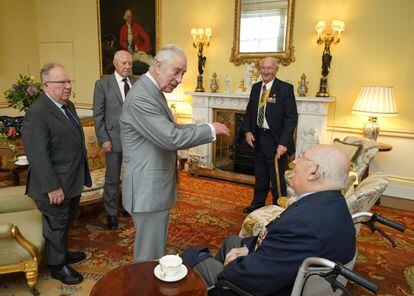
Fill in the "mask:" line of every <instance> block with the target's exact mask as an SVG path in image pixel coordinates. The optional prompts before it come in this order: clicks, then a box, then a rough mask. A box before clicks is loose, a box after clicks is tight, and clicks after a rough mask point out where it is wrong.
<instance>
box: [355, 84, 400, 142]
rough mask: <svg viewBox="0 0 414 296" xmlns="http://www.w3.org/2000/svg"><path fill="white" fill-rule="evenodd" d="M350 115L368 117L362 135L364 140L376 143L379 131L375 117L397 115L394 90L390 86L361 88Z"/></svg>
mask: <svg viewBox="0 0 414 296" xmlns="http://www.w3.org/2000/svg"><path fill="white" fill-rule="evenodd" d="M352 113H353V114H363V115H368V116H369V119H368V122H367V123H366V124H365V125H364V127H363V129H362V133H363V136H364V138H367V139H371V140H374V141H376V140H377V138H378V134H379V130H380V127H379V124H378V123H377V117H378V116H388V117H391V116H397V114H398V110H397V104H396V103H395V99H394V88H393V87H390V86H363V87H362V89H361V92H360V93H359V95H358V97H357V99H356V101H355V103H354V106H353V107H352Z"/></svg>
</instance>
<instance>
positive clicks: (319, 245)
mask: <svg viewBox="0 0 414 296" xmlns="http://www.w3.org/2000/svg"><path fill="white" fill-rule="evenodd" d="M295 164H296V166H295V176H294V179H293V180H292V186H293V188H294V190H295V192H297V193H298V195H299V196H298V197H297V198H296V201H295V202H294V203H293V204H291V205H290V206H289V207H288V208H287V209H286V210H285V211H284V212H283V213H282V214H281V215H280V216H279V217H278V218H277V219H275V220H274V221H272V222H270V223H269V224H268V225H267V226H266V228H264V229H263V230H262V231H261V234H260V235H259V236H254V237H247V238H244V239H241V238H240V237H237V236H231V237H229V238H227V239H226V240H225V241H224V243H223V246H222V247H221V248H220V250H219V252H218V254H217V255H216V257H215V258H212V257H211V256H208V254H206V253H203V251H202V250H201V251H199V249H197V248H191V247H190V248H189V249H187V250H185V251H184V252H183V253H182V254H181V256H182V257H183V259H184V263H186V264H187V265H189V266H193V268H194V269H195V270H196V271H197V272H198V273H199V274H200V275H201V276H202V278H203V279H204V281H205V282H206V284H207V285H208V286H209V287H210V286H213V285H214V284H215V283H216V281H217V280H220V279H225V280H228V281H230V282H232V283H233V284H235V285H236V286H238V287H240V288H242V289H243V290H246V291H247V292H249V293H251V294H253V295H290V292H291V290H292V287H293V283H294V281H295V277H296V274H297V272H298V268H299V266H300V264H301V263H302V261H303V260H304V259H305V258H307V257H311V256H316V257H323V258H326V259H329V260H332V261H339V262H341V263H343V264H346V263H348V262H349V261H351V260H352V259H353V257H354V255H355V229H354V226H353V222H352V218H351V215H350V213H349V211H348V208H347V205H346V202H345V199H344V197H343V196H342V194H341V191H340V190H341V189H342V188H343V187H345V186H346V182H347V177H348V171H349V165H350V163H349V158H348V156H347V155H346V154H344V153H343V152H342V151H341V150H339V149H338V148H336V147H334V146H331V145H316V146H312V147H310V148H308V149H307V150H306V151H305V152H304V153H302V154H301V155H299V157H298V158H297V159H296V160H295ZM206 255H207V256H206ZM200 258H202V259H204V260H202V259H200Z"/></svg>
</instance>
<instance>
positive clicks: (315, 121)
mask: <svg viewBox="0 0 414 296" xmlns="http://www.w3.org/2000/svg"><path fill="white" fill-rule="evenodd" d="M186 94H187V95H191V96H192V120H193V122H195V123H206V122H212V121H213V116H214V109H230V110H242V111H244V110H246V106H247V103H248V102H249V95H248V94H225V93H208V92H186ZM334 101H335V99H334V98H332V97H330V98H320V97H296V104H297V108H298V113H299V120H298V127H297V140H296V153H300V152H302V151H303V150H304V149H305V148H306V147H308V146H310V145H312V144H315V143H316V142H320V143H331V142H332V139H331V136H330V135H327V130H326V127H327V113H328V103H330V102H334ZM313 131H314V134H315V136H313ZM190 153H191V154H193V155H197V156H198V157H200V158H201V159H200V160H201V161H202V162H203V163H205V164H206V165H208V166H209V165H210V166H211V163H212V145H211V144H206V145H202V146H198V147H195V148H193V149H191V151H190Z"/></svg>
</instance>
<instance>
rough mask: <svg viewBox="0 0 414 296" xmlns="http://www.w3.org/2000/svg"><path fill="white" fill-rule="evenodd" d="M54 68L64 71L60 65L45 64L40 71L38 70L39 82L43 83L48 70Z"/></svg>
mask: <svg viewBox="0 0 414 296" xmlns="http://www.w3.org/2000/svg"><path fill="white" fill-rule="evenodd" d="M54 68H62V69H65V68H64V67H63V66H62V65H61V64H58V63H53V62H51V63H47V64H45V65H44V66H43V67H42V69H40V80H41V81H42V82H45V81H46V80H47V76H49V72H50V70H52V69H54Z"/></svg>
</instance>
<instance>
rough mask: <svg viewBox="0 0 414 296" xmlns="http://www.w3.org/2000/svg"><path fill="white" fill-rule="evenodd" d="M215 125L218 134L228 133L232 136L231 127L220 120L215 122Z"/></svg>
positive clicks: (227, 134)
mask: <svg viewBox="0 0 414 296" xmlns="http://www.w3.org/2000/svg"><path fill="white" fill-rule="evenodd" d="M213 127H214V129H215V130H216V135H226V136H230V130H229V128H228V127H227V126H226V125H225V124H222V123H220V122H213Z"/></svg>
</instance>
